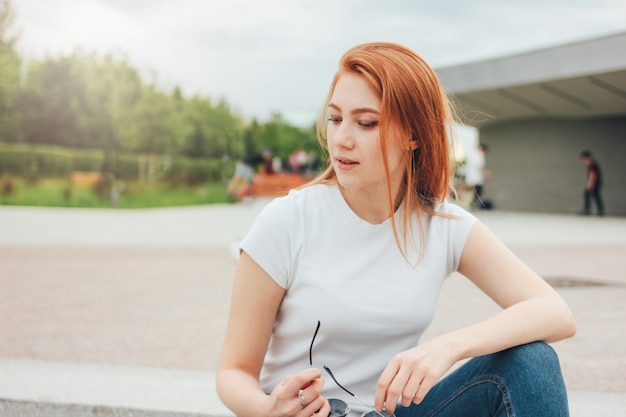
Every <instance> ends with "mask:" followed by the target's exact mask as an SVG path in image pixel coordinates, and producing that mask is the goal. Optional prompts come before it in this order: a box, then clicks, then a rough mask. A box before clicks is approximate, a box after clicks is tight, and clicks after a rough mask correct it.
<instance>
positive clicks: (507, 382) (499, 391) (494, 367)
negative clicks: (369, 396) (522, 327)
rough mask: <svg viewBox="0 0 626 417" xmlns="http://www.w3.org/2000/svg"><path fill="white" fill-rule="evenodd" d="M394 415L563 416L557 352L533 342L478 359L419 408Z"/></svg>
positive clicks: (403, 409)
mask: <svg viewBox="0 0 626 417" xmlns="http://www.w3.org/2000/svg"><path fill="white" fill-rule="evenodd" d="M395 414H396V416H397V417H435V416H436V417H547V416H550V417H567V416H569V409H568V403H567V392H566V390H565V383H564V381H563V376H562V374H561V367H560V364H559V359H558V357H557V355H556V352H555V351H554V350H553V349H552V348H551V347H550V346H548V345H547V344H545V343H543V342H534V343H529V344H527V345H522V346H517V347H514V348H511V349H507V350H504V351H502V352H497V353H494V354H491V355H485V356H480V357H477V358H473V359H471V360H469V361H468V362H467V363H465V364H464V365H462V366H461V367H460V368H459V369H457V370H456V371H454V372H452V373H451V374H450V375H448V376H447V377H445V378H444V379H442V380H441V381H439V382H438V383H437V384H436V385H435V386H434V387H433V388H432V389H431V390H430V392H429V393H428V394H427V395H426V398H424V401H422V403H421V404H411V406H409V407H402V406H401V405H399V406H398V408H397V409H396V413H395Z"/></svg>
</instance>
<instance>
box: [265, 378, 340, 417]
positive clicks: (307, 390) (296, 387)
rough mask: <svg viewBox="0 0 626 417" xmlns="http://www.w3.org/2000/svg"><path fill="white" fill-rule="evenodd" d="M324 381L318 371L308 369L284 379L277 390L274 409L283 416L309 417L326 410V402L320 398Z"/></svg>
mask: <svg viewBox="0 0 626 417" xmlns="http://www.w3.org/2000/svg"><path fill="white" fill-rule="evenodd" d="M323 385H324V380H323V378H322V374H321V372H320V371H319V369H316V368H309V369H306V370H304V371H302V372H299V373H298V374H296V375H290V376H288V377H286V378H285V379H284V380H283V381H282V382H281V383H280V384H279V386H278V387H277V388H279V389H278V391H277V392H276V395H275V406H274V409H276V410H278V414H280V415H283V416H311V415H312V414H314V413H316V412H318V410H319V411H322V410H325V409H326V408H327V409H328V410H327V411H326V414H327V413H328V412H329V411H330V407H329V406H328V405H327V404H328V402H327V401H326V400H325V399H324V397H322V396H321V393H322V387H323ZM320 415H324V414H320Z"/></svg>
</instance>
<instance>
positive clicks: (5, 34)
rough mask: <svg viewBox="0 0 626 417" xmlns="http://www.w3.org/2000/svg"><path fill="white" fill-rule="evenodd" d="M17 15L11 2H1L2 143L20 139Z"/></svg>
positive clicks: (0, 128) (0, 98) (2, 0)
mask: <svg viewBox="0 0 626 417" xmlns="http://www.w3.org/2000/svg"><path fill="white" fill-rule="evenodd" d="M14 18H15V15H14V13H13V8H12V6H11V3H10V1H9V0H0V141H3V142H14V141H17V140H18V138H19V113H18V110H17V107H16V101H17V96H18V94H19V81H20V59H19V55H18V53H17V51H16V50H15V46H14V45H15V40H16V37H15V36H14V35H12V33H11V28H12V26H13V22H14Z"/></svg>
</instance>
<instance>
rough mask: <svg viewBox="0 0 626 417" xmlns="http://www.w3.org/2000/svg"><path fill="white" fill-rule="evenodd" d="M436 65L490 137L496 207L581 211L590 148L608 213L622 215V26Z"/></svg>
mask: <svg viewBox="0 0 626 417" xmlns="http://www.w3.org/2000/svg"><path fill="white" fill-rule="evenodd" d="M436 72H437V74H438V76H439V78H440V80H441V82H442V84H443V86H444V88H445V89H446V91H447V92H448V93H449V95H450V97H451V99H452V102H453V104H454V105H455V107H456V111H457V113H458V117H459V119H460V121H461V122H462V123H464V124H466V125H469V126H473V127H475V128H477V129H478V131H479V140H480V142H481V143H485V144H486V145H487V146H488V153H487V156H486V159H487V167H488V169H489V170H490V171H491V173H492V175H491V178H489V179H488V180H487V182H486V184H485V191H484V196H485V197H486V198H489V199H491V200H492V202H493V203H494V206H495V208H496V209H503V210H514V211H533V212H546V213H577V212H579V211H580V210H581V209H582V207H583V189H584V185H585V179H586V167H585V166H584V165H583V164H582V162H581V160H580V158H579V154H580V152H581V151H582V150H590V151H591V152H592V153H593V155H594V157H595V159H596V160H597V161H598V162H599V164H600V166H601V169H602V175H603V187H602V196H603V199H604V204H605V208H606V215H609V216H626V32H624V33H617V34H613V35H608V36H604V37H599V38H595V39H588V40H584V41H579V42H575V43H571V44H566V45H560V46H554V47H549V48H545V49H540V50H535V51H530V52H526V53H520V54H516V55H511V56H504V57H498V58H493V59H488V60H484V61H479V62H472V63H467V64H463V65H456V66H451V67H446V68H438V69H436Z"/></svg>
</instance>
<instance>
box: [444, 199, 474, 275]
mask: <svg viewBox="0 0 626 417" xmlns="http://www.w3.org/2000/svg"><path fill="white" fill-rule="evenodd" d="M441 211H442V212H443V213H445V214H446V215H449V216H452V217H439V218H438V219H437V220H438V221H440V222H442V224H445V226H443V227H442V229H443V230H442V231H443V235H444V236H445V239H446V241H447V248H448V255H447V258H448V272H449V273H452V272H455V271H456V270H457V269H458V268H459V264H460V263H461V255H462V254H463V248H464V247H465V242H466V241H467V237H468V236H469V234H470V231H471V230H472V228H473V227H474V225H475V224H476V222H477V221H478V219H477V218H476V216H474V215H473V214H471V213H470V212H468V211H467V210H465V209H463V208H462V207H460V206H458V205H456V204H452V203H449V202H445V203H443V204H442V206H441Z"/></svg>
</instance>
